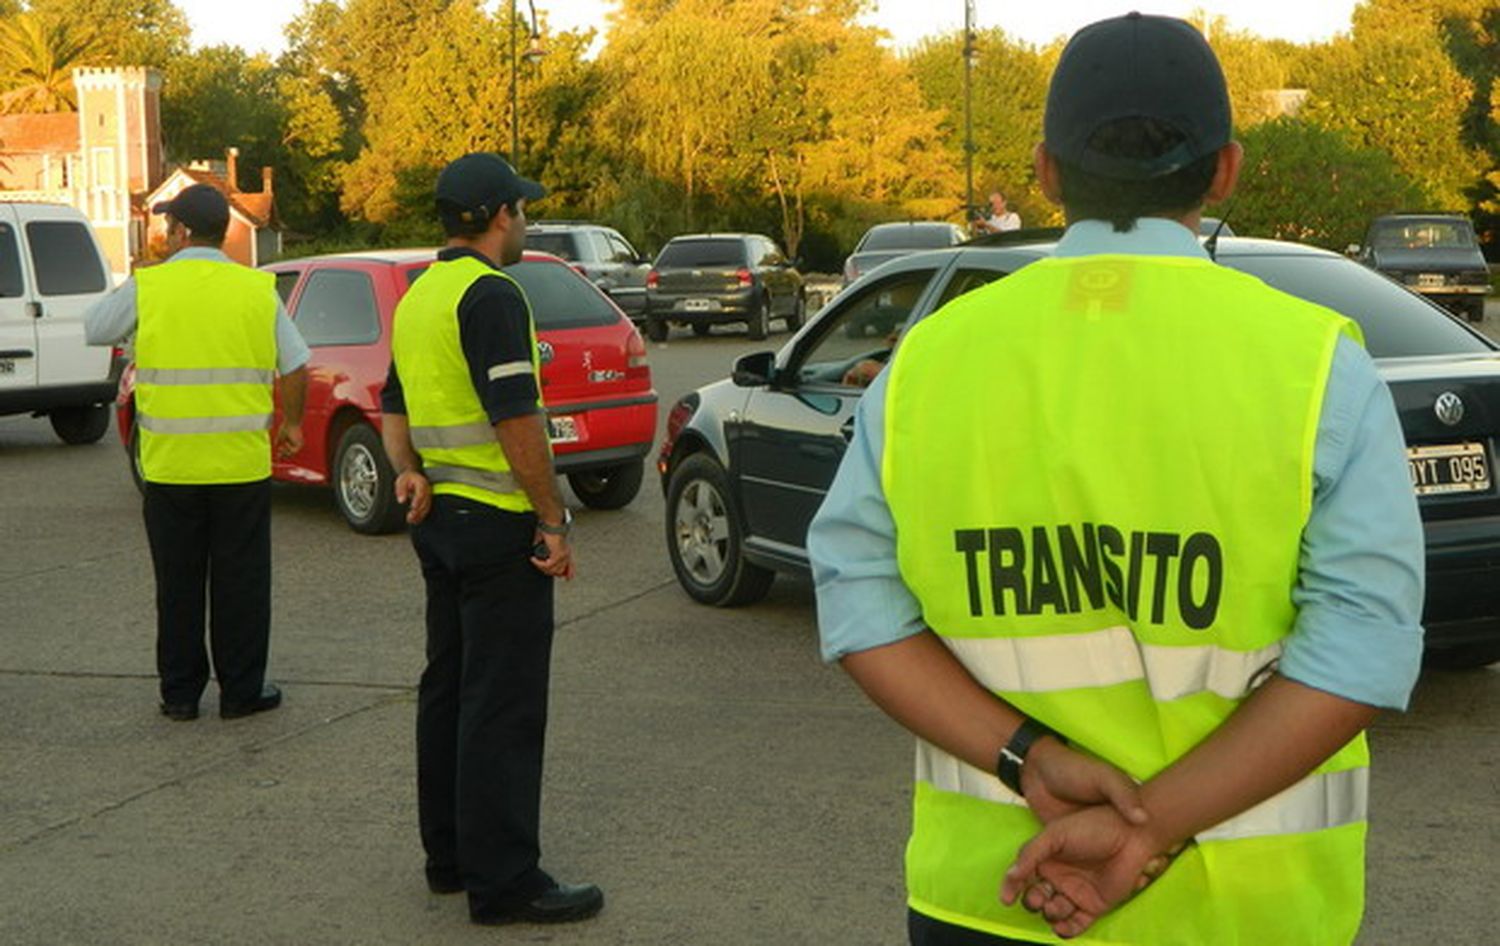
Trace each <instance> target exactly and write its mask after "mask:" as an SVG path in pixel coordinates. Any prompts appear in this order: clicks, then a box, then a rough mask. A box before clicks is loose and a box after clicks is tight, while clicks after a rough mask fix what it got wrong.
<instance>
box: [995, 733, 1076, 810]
mask: <svg viewBox="0 0 1500 946" xmlns="http://www.w3.org/2000/svg"><path fill="white" fill-rule="evenodd" d="M1043 736H1051V737H1052V738H1054V739H1056V740H1057V741H1058V742H1060V743H1062V744H1063V745H1067V744H1068V740H1066V739H1064V738H1063V737H1062V736H1061V735H1059V734H1058V733H1057V732H1055V731H1054V730H1051V729H1048V728H1047V727H1046V726H1043V725H1042V724H1041V723H1039V722H1037V721H1036V720H1034V719H1031V718H1029V717H1028V718H1026V719H1023V720H1021V725H1020V726H1019V727H1017V728H1016V734H1015V735H1014V736H1011V737H1010V742H1007V743H1006V744H1005V748H1003V749H1001V750H1000V757H999V758H997V759H996V760H995V776H996V777H997V778H999V779H1000V782H1001V784H1003V785H1004V786H1005V787H1006V788H1008V789H1010V790H1011V791H1013V792H1015V793H1016V794H1017V795H1020V796H1021V797H1023V798H1024V797H1025V796H1026V793H1025V792H1023V791H1021V769H1022V768H1023V767H1024V766H1025V765H1026V754H1027V753H1028V752H1030V751H1031V747H1032V746H1033V745H1035V744H1036V741H1037V740H1038V739H1040V738H1042V737H1043Z"/></svg>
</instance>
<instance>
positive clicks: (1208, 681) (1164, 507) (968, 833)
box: [881, 255, 1369, 946]
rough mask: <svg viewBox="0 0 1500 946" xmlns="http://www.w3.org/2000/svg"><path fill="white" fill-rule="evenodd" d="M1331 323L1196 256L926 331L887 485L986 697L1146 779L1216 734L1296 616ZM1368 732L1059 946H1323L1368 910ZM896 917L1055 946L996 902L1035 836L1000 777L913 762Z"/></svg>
mask: <svg viewBox="0 0 1500 946" xmlns="http://www.w3.org/2000/svg"><path fill="white" fill-rule="evenodd" d="M1341 335H1348V336H1350V337H1352V338H1354V339H1356V340H1358V339H1359V338H1360V336H1359V333H1358V329H1357V328H1356V327H1355V326H1354V325H1353V323H1351V322H1349V321H1348V320H1347V319H1344V318H1342V317H1341V316H1338V315H1336V314H1335V313H1332V312H1330V311H1328V310H1325V309H1321V308H1319V307H1317V306H1314V305H1311V304H1309V303H1306V302H1303V301H1301V300H1298V299H1295V298H1293V297H1291V296H1288V295H1285V294H1282V293H1279V292H1276V291H1274V290H1272V289H1270V288H1269V287H1267V286H1266V285H1264V284H1263V283H1261V282H1259V281H1258V280H1256V279H1254V278H1252V277H1249V276H1246V275H1243V274H1240V273H1237V272H1235V271H1233V270H1229V269H1226V268H1223V267H1220V266H1216V265H1214V264H1212V263H1210V262H1209V261H1207V260H1200V259H1190V258H1174V257H1138V256H1118V255H1113V256H1094V257H1082V258H1073V259H1050V260H1045V261H1041V262H1037V263H1034V264H1032V265H1030V266H1027V267H1026V268H1024V269H1022V270H1020V271H1019V272H1017V273H1015V274H1014V275H1011V276H1009V277H1007V278H1005V279H1003V280H1000V281H999V282H997V283H995V284H993V285H991V286H988V287H985V288H983V289H980V290H976V291H974V292H971V293H969V294H967V295H965V296H962V297H960V298H958V299H957V300H955V301H954V302H952V303H950V304H949V305H948V306H946V307H945V308H944V309H942V310H941V311H940V312H938V313H935V314H934V315H933V316H931V317H930V318H928V319H926V320H925V321H923V322H921V323H919V324H918V325H916V326H915V327H914V328H913V329H912V330H911V332H910V333H909V334H908V336H907V338H906V339H905V340H904V341H903V342H902V345H901V347H900V348H899V349H898V351H897V354H896V356H895V359H894V361H893V363H892V368H891V377H890V381H889V385H890V386H889V390H888V393H887V401H886V405H885V407H886V441H885V450H884V459H883V468H882V471H881V475H882V480H883V483H884V489H885V494H886V497H887V499H888V501H889V504H890V508H891V512H892V515H893V517H894V520H895V525H896V536H897V554H898V559H899V563H900V568H901V574H902V578H903V580H904V581H905V582H906V584H907V585H908V586H909V587H910V588H911V589H912V591H913V593H914V594H915V595H916V597H917V598H918V600H919V601H920V602H921V605H922V612H923V615H924V618H925V620H926V622H927V624H928V626H930V627H931V628H932V629H933V631H935V632H936V633H937V634H938V635H939V636H940V637H941V639H942V640H943V641H944V643H945V644H946V645H947V646H948V648H949V649H950V650H951V651H952V652H953V653H954V654H955V655H956V656H957V657H958V659H959V660H960V661H961V662H962V663H963V664H964V666H965V667H967V668H968V670H969V671H970V673H972V674H973V676H974V677H975V678H976V679H977V680H979V681H980V683H981V684H982V685H984V686H985V687H987V688H988V689H989V690H991V691H992V692H994V693H995V694H997V695H998V696H1000V697H1001V698H1002V699H1004V700H1005V701H1006V702H1007V703H1009V704H1011V705H1012V706H1014V707H1015V708H1016V709H1018V710H1019V711H1021V712H1023V713H1025V714H1027V715H1029V716H1031V717H1033V718H1035V719H1037V720H1039V721H1040V722H1042V723H1043V724H1045V725H1047V726H1049V727H1051V728H1053V729H1055V730H1057V731H1058V732H1060V733H1062V734H1064V735H1065V736H1067V737H1068V738H1069V739H1070V740H1071V741H1072V743H1073V745H1074V746H1075V747H1077V748H1079V749H1081V750H1082V751H1084V752H1087V753H1091V754H1093V755H1095V756H1097V757H1099V758H1102V759H1104V760H1106V761H1108V762H1110V763H1112V764H1114V765H1116V766H1118V767H1119V768H1121V769H1123V770H1124V771H1126V772H1127V773H1129V774H1130V775H1131V776H1132V777H1134V778H1136V779H1140V780H1145V779H1149V778H1151V777H1152V776H1154V775H1156V774H1157V773H1159V772H1160V771H1161V770H1162V769H1164V768H1165V767H1166V766H1168V765H1169V764H1170V763H1172V762H1173V761H1174V760H1176V759H1178V758H1180V757H1181V756H1183V755H1184V754H1186V753H1187V752H1188V751H1189V750H1190V749H1192V748H1193V747H1194V746H1195V745H1197V744H1198V743H1199V742H1200V741H1202V740H1203V739H1204V738H1205V737H1206V736H1208V735H1209V734H1210V733H1212V732H1213V731H1214V730H1215V729H1217V728H1218V727H1219V726H1221V725H1222V724H1223V723H1224V721H1225V720H1226V719H1227V718H1228V717H1229V715H1230V714H1231V713H1233V712H1234V711H1235V709H1236V707H1238V706H1239V705H1240V703H1241V702H1242V701H1243V700H1244V699H1245V697H1246V696H1247V695H1248V693H1249V692H1250V691H1251V690H1252V689H1253V687H1254V686H1255V685H1257V683H1258V682H1260V681H1262V680H1263V679H1264V678H1265V677H1266V675H1267V674H1269V673H1270V672H1271V670H1272V668H1273V667H1274V663H1275V661H1276V659H1277V657H1278V655H1279V654H1280V652H1281V647H1282V643H1283V640H1284V639H1285V638H1286V636H1287V634H1288V633H1289V632H1290V631H1291V629H1292V626H1293V622H1294V620H1295V618H1296V609H1295V607H1294V605H1293V603H1292V597H1291V595H1292V589H1293V587H1294V585H1295V583H1296V581H1297V574H1298V561H1299V554H1300V547H1301V534H1302V530H1303V527H1304V525H1305V524H1306V522H1307V517H1308V515H1309V511H1310V509H1311V502H1312V483H1313V453H1314V445H1315V440H1316V436H1317V429H1318V421H1319V415H1320V413H1321V409H1322V403H1323V392H1324V388H1325V385H1326V383H1327V379H1328V372H1329V369H1330V366H1331V364H1332V358H1333V352H1334V348H1335V345H1336V344H1337V342H1338V340H1339V338H1340V336H1341ZM1368 762H1369V756H1368V752H1367V749H1366V744H1365V740H1364V738H1363V736H1361V737H1359V738H1357V739H1355V740H1354V741H1353V742H1351V743H1350V744H1349V745H1347V746H1345V747H1344V748H1343V749H1341V750H1340V751H1339V752H1338V753H1336V754H1335V755H1334V756H1333V757H1332V758H1331V759H1329V760H1328V761H1327V762H1325V763H1324V764H1323V765H1321V766H1320V767H1319V768H1318V769H1317V771H1316V772H1315V773H1313V774H1312V775H1310V776H1309V777H1307V778H1306V779H1304V780H1303V781H1302V782H1300V783H1298V784H1297V785H1295V786H1293V787H1292V788H1290V789H1288V790H1287V791H1285V792H1282V793H1281V794H1279V795H1277V796H1276V797H1274V798H1272V799H1270V800H1268V801H1266V802H1265V803H1263V804H1261V805H1259V806H1257V807H1256V808H1254V809H1252V810H1250V811H1248V812H1245V813H1243V814H1241V815H1239V816H1237V817H1235V818H1231V819H1230V820H1228V821H1226V822H1225V823H1223V824H1220V825H1217V826H1215V827H1213V828H1211V829H1209V830H1208V831H1205V832H1203V833H1202V834H1200V835H1199V836H1198V837H1197V839H1196V842H1197V843H1196V844H1194V845H1192V846H1190V847H1189V848H1188V849H1187V851H1186V852H1185V853H1183V854H1182V855H1181V856H1180V857H1179V858H1178V859H1177V860H1176V862H1174V864H1173V865H1172V867H1171V869H1170V870H1169V871H1168V872H1167V873H1166V874H1165V875H1164V876H1163V877H1162V878H1161V879H1160V880H1158V881H1156V882H1155V883H1154V884H1153V885H1152V886H1150V887H1149V888H1147V889H1146V891H1145V892H1143V893H1142V894H1140V895H1139V896H1137V897H1135V898H1134V899H1132V900H1130V901H1128V902H1127V903H1126V904H1124V905H1123V906H1122V907H1121V908H1120V909H1118V910H1117V911H1115V912H1114V913H1112V914H1110V915H1108V916H1107V917H1105V918H1104V919H1102V920H1100V921H1099V922H1098V923H1097V924H1096V925H1095V926H1094V927H1093V928H1092V929H1091V930H1090V931H1089V932H1088V933H1086V934H1085V935H1084V936H1082V937H1079V938H1077V939H1075V940H1072V941H1071V942H1075V943H1088V944H1098V946H1105V944H1108V946H1269V944H1273V943H1274V944H1276V946H1298V944H1305V946H1331V944H1347V943H1350V942H1352V941H1353V939H1354V937H1355V934H1356V932H1357V931H1358V928H1359V923H1360V917H1361V915H1362V913H1363V899H1364V842H1365V830H1366V822H1365V802H1366V794H1367V786H1368ZM916 778H917V784H916V792H915V802H914V816H913V827H912V836H911V840H910V843H909V845H908V849H907V883H908V894H909V902H910V904H911V906H912V908H913V909H915V910H917V911H919V912H921V913H924V914H927V915H929V916H932V917H935V918H937V919H939V920H943V921H946V922H949V923H955V924H958V925H960V926H965V927H969V928H972V929H976V930H982V931H985V932H989V933H993V934H996V935H1000V936H1008V937H1012V938H1015V939H1020V940H1024V941H1028V942H1043V943H1051V942H1059V940H1058V939H1057V938H1056V937H1055V936H1053V935H1052V934H1051V932H1050V930H1049V929H1048V927H1047V925H1046V923H1045V922H1044V921H1043V920H1041V919H1040V918H1039V917H1037V916H1034V915H1033V914H1031V913H1028V912H1027V911H1025V910H1024V909H1023V908H1022V907H1021V906H1019V905H1017V906H1015V907H1005V906H1003V905H1002V904H1001V903H1000V900H999V896H998V890H999V887H1000V882H1001V878H1002V875H1003V873H1004V871H1005V870H1006V868H1007V867H1008V866H1009V865H1010V864H1011V862H1012V861H1013V860H1014V859H1015V856H1016V853H1017V851H1018V849H1019V848H1020V847H1021V845H1022V844H1024V843H1025V842H1026V841H1027V840H1029V839H1030V838H1031V837H1033V836H1034V835H1035V834H1036V833H1037V832H1038V831H1039V830H1040V827H1041V825H1040V822H1039V821H1038V820H1037V819H1036V817H1035V816H1034V815H1033V814H1032V812H1031V810H1030V809H1029V808H1028V807H1027V806H1026V803H1025V800H1024V799H1023V798H1021V797H1019V796H1017V795H1015V794H1013V793H1011V792H1010V791H1008V790H1007V789H1006V788H1005V787H1004V786H1003V785H1002V784H1001V783H1000V781H999V780H998V779H997V778H996V777H995V776H994V774H992V773H991V772H985V771H980V770H978V769H975V768H973V767H971V766H968V765H966V764H965V763H963V762H961V761H959V760H958V759H956V758H955V757H953V756H951V755H949V754H947V753H945V752H943V751H942V750H940V749H938V748H937V747H935V746H932V745H930V744H926V743H919V746H918V758H917V773H916Z"/></svg>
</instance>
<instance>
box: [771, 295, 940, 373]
mask: <svg viewBox="0 0 1500 946" xmlns="http://www.w3.org/2000/svg"><path fill="white" fill-rule="evenodd" d="M936 272H937V270H936V269H935V268H927V269H918V270H911V271H908V272H902V273H897V274H896V275H894V276H888V277H886V278H885V279H882V280H880V281H879V282H876V283H874V284H872V285H870V286H867V287H865V288H864V289H863V290H861V291H860V292H858V293H856V294H855V295H851V296H847V297H845V298H844V299H841V300H839V302H838V307H837V308H836V309H833V310H830V311H829V312H827V313H826V314H824V315H820V316H819V317H818V323H817V332H818V335H817V337H816V339H815V340H814V341H813V342H812V344H811V345H810V346H809V347H808V348H807V349H805V350H804V351H803V352H801V353H800V354H799V358H800V362H801V363H800V365H796V366H794V369H795V370H796V372H797V377H798V378H799V379H800V380H802V381H808V382H825V383H829V384H841V383H843V380H844V378H845V376H846V375H847V374H848V372H849V369H850V368H853V367H854V366H855V365H857V364H859V363H860V362H861V361H864V360H871V361H875V362H884V361H885V360H886V359H888V358H889V357H890V353H891V350H892V349H893V348H894V347H895V343H896V337H897V334H898V333H899V332H900V331H901V327H902V326H903V325H905V324H906V320H907V319H908V318H909V317H910V316H911V314H912V310H913V309H915V308H916V306H917V301H918V300H919V299H921V297H922V290H924V289H926V288H927V284H928V283H930V282H932V277H933V274H934V273H936Z"/></svg>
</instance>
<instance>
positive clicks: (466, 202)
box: [437, 152, 547, 223]
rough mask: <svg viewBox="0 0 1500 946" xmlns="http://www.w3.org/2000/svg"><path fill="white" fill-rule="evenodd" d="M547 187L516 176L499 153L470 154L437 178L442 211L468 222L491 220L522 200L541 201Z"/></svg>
mask: <svg viewBox="0 0 1500 946" xmlns="http://www.w3.org/2000/svg"><path fill="white" fill-rule="evenodd" d="M545 196H547V188H545V187H543V186H542V185H540V184H538V183H537V182H536V181H532V180H527V179H526V178H524V177H522V176H521V175H519V174H517V173H516V169H515V168H513V167H511V166H510V162H509V161H507V160H505V159H504V158H502V157H500V156H499V155H498V154H490V153H488V152H475V153H473V154H466V155H464V156H463V157H461V158H459V159H458V160H457V161H454V162H453V163H452V164H449V165H448V166H447V167H445V168H443V172H442V173H441V174H439V175H438V179H437V202H438V209H439V211H440V212H442V213H443V214H444V215H445V216H446V215H450V214H451V215H453V216H455V217H457V218H458V219H460V220H462V221H463V222H464V223H481V222H485V221H488V220H489V219H490V218H491V217H493V216H494V215H495V214H496V213H497V212H499V210H500V207H501V206H502V205H508V206H511V207H514V206H515V205H516V202H517V201H518V200H520V199H521V198H523V197H524V198H526V199H527V200H541V199H542V198H543V197H545Z"/></svg>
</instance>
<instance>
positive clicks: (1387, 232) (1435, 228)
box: [1371, 220, 1475, 250]
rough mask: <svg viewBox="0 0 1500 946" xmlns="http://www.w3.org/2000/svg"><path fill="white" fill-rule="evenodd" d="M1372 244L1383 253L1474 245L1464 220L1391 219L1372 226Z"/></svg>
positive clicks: (1471, 229) (1461, 247)
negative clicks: (1385, 251) (1384, 251)
mask: <svg viewBox="0 0 1500 946" xmlns="http://www.w3.org/2000/svg"><path fill="white" fill-rule="evenodd" d="M1371 243H1372V244H1373V245H1374V246H1375V247H1376V248H1378V249H1382V250H1462V249H1468V248H1470V247H1472V246H1474V245H1475V243H1474V228H1473V227H1471V226H1469V221H1467V220H1390V221H1386V222H1385V223H1379V224H1376V225H1375V235H1374V238H1373V239H1372V240H1371Z"/></svg>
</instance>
